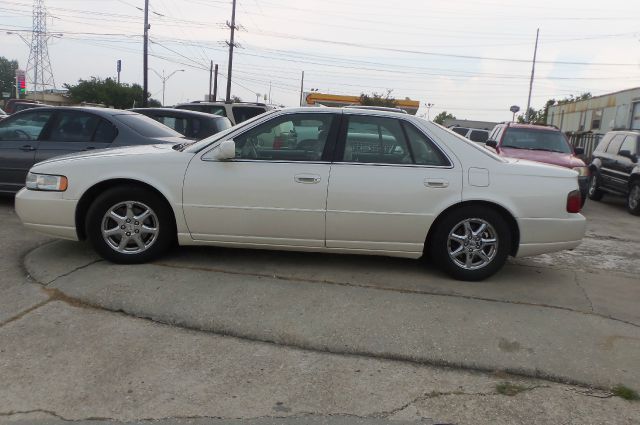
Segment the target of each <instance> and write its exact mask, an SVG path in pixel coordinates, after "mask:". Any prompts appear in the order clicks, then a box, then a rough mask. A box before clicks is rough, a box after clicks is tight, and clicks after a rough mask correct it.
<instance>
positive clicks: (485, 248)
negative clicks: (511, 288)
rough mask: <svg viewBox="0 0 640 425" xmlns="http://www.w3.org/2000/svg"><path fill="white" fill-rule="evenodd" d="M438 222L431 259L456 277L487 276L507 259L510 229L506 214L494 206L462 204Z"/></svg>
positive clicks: (465, 278)
mask: <svg viewBox="0 0 640 425" xmlns="http://www.w3.org/2000/svg"><path fill="white" fill-rule="evenodd" d="M436 225H437V226H438V227H437V228H436V229H434V230H435V233H434V234H433V238H432V240H431V241H430V251H431V252H430V254H431V258H432V260H433V262H434V264H436V265H438V266H439V267H440V268H442V269H443V270H444V271H445V272H446V273H448V274H449V275H451V276H452V277H454V278H456V279H459V280H467V281H477V280H482V279H485V278H487V277H489V276H491V275H493V274H494V273H496V272H497V271H498V270H500V268H502V266H503V265H504V263H505V261H506V260H507V256H508V255H509V251H510V249H511V231H510V230H509V226H508V225H507V222H506V221H505V219H504V217H502V215H501V214H500V213H499V212H497V211H495V210H493V209H491V208H487V207H481V206H470V207H463V208H460V209H457V210H454V211H452V212H450V213H448V214H447V215H446V217H445V218H444V219H443V220H442V221H440V222H439V223H437V224H436Z"/></svg>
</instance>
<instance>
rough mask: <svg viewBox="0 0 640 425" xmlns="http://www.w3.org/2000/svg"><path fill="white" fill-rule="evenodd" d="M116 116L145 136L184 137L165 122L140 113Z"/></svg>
mask: <svg viewBox="0 0 640 425" xmlns="http://www.w3.org/2000/svg"><path fill="white" fill-rule="evenodd" d="M116 118H117V119H118V121H120V122H121V123H123V124H125V125H126V126H127V127H129V128H131V129H132V130H133V131H135V132H136V133H138V134H139V135H141V136H144V137H183V136H182V134H180V133H178V132H177V131H173V130H172V129H170V128H169V127H167V126H166V125H164V124H160V123H159V122H158V121H156V120H154V119H152V118H149V117H147V116H145V115H140V114H120V115H116Z"/></svg>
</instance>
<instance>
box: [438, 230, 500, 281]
mask: <svg viewBox="0 0 640 425" xmlns="http://www.w3.org/2000/svg"><path fill="white" fill-rule="evenodd" d="M447 252H448V253H449V258H451V260H452V261H453V262H454V263H455V264H456V265H457V266H458V267H460V268H463V269H465V270H477V269H481V268H483V267H485V266H487V265H488V264H489V263H491V261H493V259H494V258H495V257H496V254H497V253H498V234H497V232H496V231H495V229H494V228H493V226H491V224H489V223H488V222H487V221H485V220H483V219H481V218H468V219H465V220H462V221H461V222H460V223H458V224H456V225H455V226H454V227H453V230H451V232H449V237H448V239H447Z"/></svg>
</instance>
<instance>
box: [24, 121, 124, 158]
mask: <svg viewBox="0 0 640 425" xmlns="http://www.w3.org/2000/svg"><path fill="white" fill-rule="evenodd" d="M112 127H113V125H112V124H111V123H109V122H107V121H105V120H103V119H102V118H100V117H99V116H97V115H94V114H91V113H87V112H81V111H73V110H61V111H57V112H56V113H55V115H54V117H53V123H52V125H50V126H49V129H48V131H46V132H45V134H43V135H42V137H41V141H40V144H39V145H38V149H37V152H36V162H40V161H44V160H45V159H49V158H52V157H54V156H59V155H65V154H68V153H74V152H79V151H84V150H93V149H103V148H108V147H110V146H111V142H112V141H113V139H114V138H115V135H116V133H115V130H114V129H113V128H112Z"/></svg>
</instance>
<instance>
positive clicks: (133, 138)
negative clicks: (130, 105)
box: [0, 107, 184, 193]
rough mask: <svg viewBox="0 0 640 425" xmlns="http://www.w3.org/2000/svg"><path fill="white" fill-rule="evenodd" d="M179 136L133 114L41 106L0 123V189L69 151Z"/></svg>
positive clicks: (9, 188)
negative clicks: (36, 165)
mask: <svg viewBox="0 0 640 425" xmlns="http://www.w3.org/2000/svg"><path fill="white" fill-rule="evenodd" d="M181 142H184V137H183V136H182V135H181V134H179V133H177V132H175V131H173V130H171V129H170V128H169V127H166V126H164V125H162V124H160V123H158V122H157V121H154V120H152V119H151V118H148V117H146V116H144V115H140V114H136V113H134V112H129V111H122V110H118V109H107V108H87V107H42V108H36V109H29V110H25V111H21V112H17V113H15V114H13V115H11V116H10V117H8V118H6V119H4V120H2V121H0V193H15V192H17V191H18V190H20V189H21V188H22V187H23V186H24V182H25V179H26V176H27V172H28V171H29V169H30V168H31V166H32V165H33V164H35V163H37V162H40V161H43V160H45V159H48V158H51V157H54V156H58V155H64V154H68V153H73V152H79V151H86V150H93V149H103V148H110V147H117V146H127V145H143V144H154V143H181Z"/></svg>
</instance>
